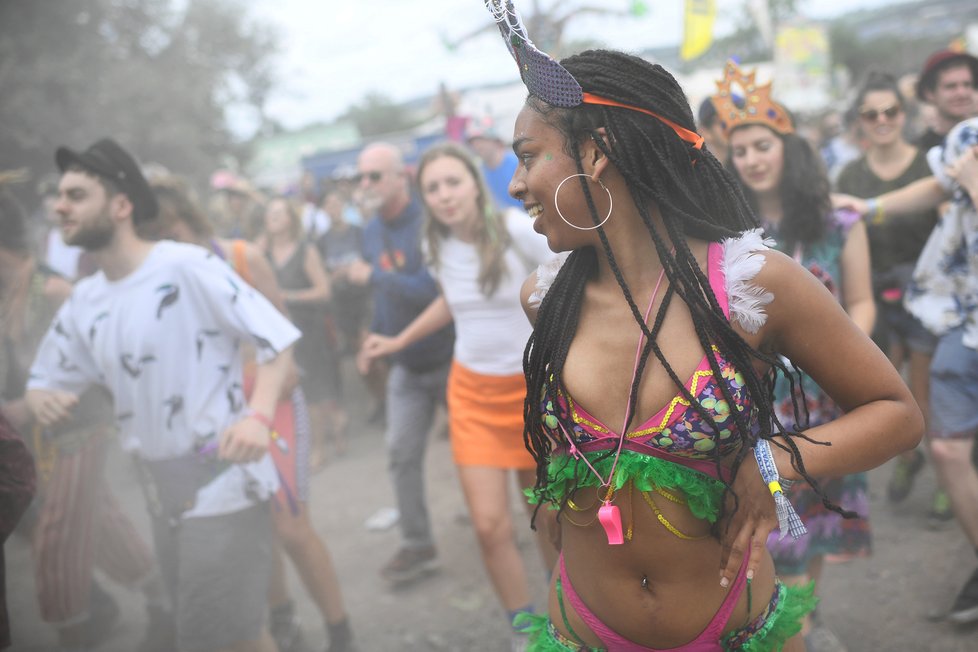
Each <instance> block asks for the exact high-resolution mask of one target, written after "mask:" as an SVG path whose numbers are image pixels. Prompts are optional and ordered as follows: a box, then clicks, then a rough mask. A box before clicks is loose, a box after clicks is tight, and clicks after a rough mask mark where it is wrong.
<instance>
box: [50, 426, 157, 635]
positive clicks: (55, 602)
mask: <svg viewBox="0 0 978 652" xmlns="http://www.w3.org/2000/svg"><path fill="white" fill-rule="evenodd" d="M111 436H112V434H111V433H110V432H109V431H108V430H106V431H105V432H99V433H95V434H92V435H91V436H89V437H88V438H87V439H86V440H85V441H82V442H81V443H80V444H79V445H78V446H73V447H72V448H71V449H70V450H57V451H56V452H55V454H54V455H53V467H52V468H51V475H50V479H49V481H48V483H47V485H46V486H45V487H44V490H43V504H42V506H41V510H40V514H39V516H38V522H37V525H36V526H35V529H34V534H33V542H32V543H33V546H32V548H33V556H34V580H35V586H36V589H37V597H38V602H39V605H40V610H41V617H42V618H43V619H44V621H45V622H49V623H54V624H60V625H70V624H73V623H77V622H80V621H82V620H84V619H85V618H86V617H87V616H88V609H89V596H90V594H91V586H92V571H93V569H94V568H96V567H97V568H99V569H100V570H101V571H103V572H104V573H105V574H106V575H107V576H108V577H109V578H111V579H112V580H114V581H115V582H117V583H119V584H121V585H123V586H126V587H130V588H139V587H140V585H141V584H142V583H143V582H144V581H145V580H146V579H148V578H149V577H150V576H151V574H152V573H153V572H154V560H153V555H152V552H151V551H150V549H149V547H148V546H147V544H146V543H145V542H144V541H143V539H142V537H140V535H139V533H138V532H137V531H136V528H135V527H134V526H133V524H132V522H131V521H130V520H129V519H128V518H127V517H126V515H125V514H124V513H123V511H122V509H121V507H120V505H119V503H118V502H117V501H116V498H115V496H114V495H113V494H112V492H111V490H110V489H109V487H108V484H107V483H106V482H105V478H104V475H103V473H104V467H105V460H106V454H107V452H108V446H109V442H110V437H111ZM44 445H51V444H48V443H45V444H44Z"/></svg>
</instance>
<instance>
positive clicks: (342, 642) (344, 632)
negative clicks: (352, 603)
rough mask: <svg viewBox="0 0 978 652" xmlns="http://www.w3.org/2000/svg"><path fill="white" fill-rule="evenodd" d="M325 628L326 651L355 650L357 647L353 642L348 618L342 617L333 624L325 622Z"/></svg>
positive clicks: (346, 651) (341, 651) (343, 651)
mask: <svg viewBox="0 0 978 652" xmlns="http://www.w3.org/2000/svg"><path fill="white" fill-rule="evenodd" d="M326 630H327V631H328V632H329V645H328V646H327V647H326V652H356V649H357V647H356V645H354V643H353V630H352V629H350V619H349V618H344V619H343V620H341V621H340V622H338V623H336V624H334V625H330V624H329V623H326Z"/></svg>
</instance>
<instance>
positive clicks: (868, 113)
mask: <svg viewBox="0 0 978 652" xmlns="http://www.w3.org/2000/svg"><path fill="white" fill-rule="evenodd" d="M902 110H903V109H901V108H900V105H899V104H894V105H893V106H888V107H886V108H885V109H863V110H862V111H860V112H859V117H860V118H862V119H863V120H865V121H866V122H876V121H877V120H878V119H879V117H880V116H881V115H884V116H886V119H887V120H892V119H893V118H895V117H897V116H898V115H900V111H902Z"/></svg>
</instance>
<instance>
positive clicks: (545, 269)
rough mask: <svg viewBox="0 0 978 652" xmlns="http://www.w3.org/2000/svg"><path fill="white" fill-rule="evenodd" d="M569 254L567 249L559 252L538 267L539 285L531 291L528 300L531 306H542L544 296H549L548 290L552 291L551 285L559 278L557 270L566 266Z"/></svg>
mask: <svg viewBox="0 0 978 652" xmlns="http://www.w3.org/2000/svg"><path fill="white" fill-rule="evenodd" d="M569 255H570V252H567V251H565V252H562V253H559V254H557V255H556V256H554V257H553V258H551V259H550V260H548V261H547V262H545V263H543V264H541V265H540V266H539V267H537V286H536V289H535V290H533V292H531V293H530V298H529V299H528V300H527V303H528V304H529V306H530V307H531V308H539V307H540V303H541V302H542V301H543V297H545V296H547V292H549V291H550V286H551V285H553V282H554V279H555V278H557V272H559V271H560V268H561V267H563V266H564V261H566V260H567V256H569Z"/></svg>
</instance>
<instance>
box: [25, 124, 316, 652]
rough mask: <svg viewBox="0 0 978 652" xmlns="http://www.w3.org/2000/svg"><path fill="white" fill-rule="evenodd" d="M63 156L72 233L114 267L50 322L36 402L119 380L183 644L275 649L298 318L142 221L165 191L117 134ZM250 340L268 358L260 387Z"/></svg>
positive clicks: (123, 426)
mask: <svg viewBox="0 0 978 652" xmlns="http://www.w3.org/2000/svg"><path fill="white" fill-rule="evenodd" d="M55 158H56V160H57V163H58V167H59V168H60V169H61V172H62V176H61V181H60V183H59V186H58V202H57V205H56V207H55V210H56V211H57V213H58V216H59V217H60V222H61V229H62V233H63V235H64V239H65V242H66V243H68V244H75V245H78V246H81V247H83V248H84V249H85V250H86V251H88V252H90V253H91V254H92V257H93V259H94V260H95V262H96V263H97V264H98V266H99V268H100V270H101V271H100V272H98V273H97V274H95V275H93V276H91V277H89V278H86V279H84V280H83V281H81V282H79V283H78V285H77V286H76V287H75V289H74V291H73V292H72V294H71V296H70V297H69V299H68V300H67V301H66V302H65V304H64V305H63V306H62V308H61V309H60V310H59V312H58V314H57V316H56V317H55V320H54V322H53V324H52V327H51V328H50V329H49V330H48V332H47V334H46V335H45V336H44V340H43V341H42V343H41V347H40V349H39V351H38V355H37V358H36V359H35V361H34V365H33V366H32V368H31V376H30V380H29V382H28V392H27V404H28V407H29V409H30V410H31V412H32V414H33V415H34V416H35V418H36V419H37V420H38V421H39V422H40V423H41V424H42V425H45V426H51V425H54V424H56V423H58V422H59V421H61V420H63V419H65V418H66V417H67V416H68V415H69V414H70V412H71V410H72V408H73V407H74V405H75V403H76V402H77V400H78V399H77V397H78V394H79V393H80V392H82V391H84V390H85V388H87V387H88V386H90V385H92V384H102V385H104V386H105V387H107V388H108V389H109V391H110V392H111V393H112V396H113V399H114V402H115V420H116V425H117V427H118V429H119V434H120V437H121V440H122V445H123V448H125V449H126V450H127V451H129V452H130V453H132V454H133V457H134V458H135V460H136V466H137V468H138V469H139V471H140V475H141V477H142V480H143V485H144V488H145V489H146V494H147V502H148V504H149V508H150V513H151V515H152V517H153V518H152V524H153V535H154V539H155V543H156V553H157V557H158V561H159V565H160V569H161V570H162V572H163V576H164V579H165V581H166V583H167V586H168V588H169V591H170V595H171V596H172V598H173V601H174V613H175V620H176V635H177V645H176V647H177V648H178V649H179V650H181V651H183V652H205V651H217V650H233V651H235V652H274V650H275V644H274V642H273V641H272V639H271V637H270V636H269V634H268V630H267V628H266V627H265V618H264V614H265V607H266V598H265V596H266V590H267V588H268V581H269V577H270V572H271V564H272V555H271V551H272V539H271V537H272V532H271V526H270V518H269V515H268V498H269V496H270V494H271V493H272V492H273V491H275V489H276V488H277V484H278V483H277V478H276V475H275V470H274V467H273V466H272V463H271V460H270V459H269V457H268V454H267V448H268V442H269V435H270V432H269V429H270V425H271V419H270V415H271V414H273V412H274V409H275V404H276V401H277V399H278V397H279V395H280V393H281V390H282V387H283V385H284V383H285V378H286V375H287V372H288V369H289V364H290V360H291V355H292V353H291V347H292V344H293V343H294V342H295V340H296V339H297V338H298V337H299V332H298V331H297V330H296V329H295V327H294V326H292V325H291V324H290V323H289V322H288V321H287V320H286V319H285V318H284V317H282V315H281V314H280V313H279V312H278V310H276V309H275V307H274V306H272V304H271V303H269V302H268V301H267V300H266V299H265V298H264V297H263V296H262V295H261V294H259V293H258V292H256V291H254V290H252V289H251V288H250V286H248V285H247V284H246V283H245V282H244V281H243V280H241V278H240V277H239V276H237V275H236V274H235V273H234V272H233V271H232V270H231V269H230V268H229V267H228V266H227V265H226V264H224V263H223V262H222V261H221V260H219V259H218V258H217V257H215V256H213V255H211V254H210V253H209V252H208V251H206V250H204V249H202V248H200V247H196V246H193V245H186V244H180V243H175V242H168V241H162V242H156V243H152V242H147V241H146V240H143V239H141V238H140V237H139V236H138V235H137V233H136V223H138V222H140V221H142V220H146V219H148V218H151V217H152V216H153V215H154V214H155V213H156V209H157V206H156V199H155V196H154V194H153V192H152V190H151V189H150V187H149V184H147V182H146V179H145V178H144V177H143V175H142V173H141V172H140V169H139V166H138V165H137V164H136V161H135V160H134V159H133V158H132V156H130V155H129V153H128V152H126V151H125V150H124V149H122V148H121V147H120V146H119V145H118V144H116V143H115V142H113V141H112V140H109V139H103V140H100V141H98V142H96V143H95V144H93V145H92V146H91V147H89V148H88V149H86V150H84V151H81V152H76V151H72V150H70V149H67V148H64V147H62V148H59V149H58V151H57V153H56V155H55ZM243 342H250V343H251V344H253V345H254V347H255V349H256V351H257V360H258V363H259V364H258V371H257V377H256V381H255V387H254V390H253V392H252V394H251V397H250V399H248V400H247V401H246V400H245V398H244V393H243V389H242V355H241V345H242V343H243Z"/></svg>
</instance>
